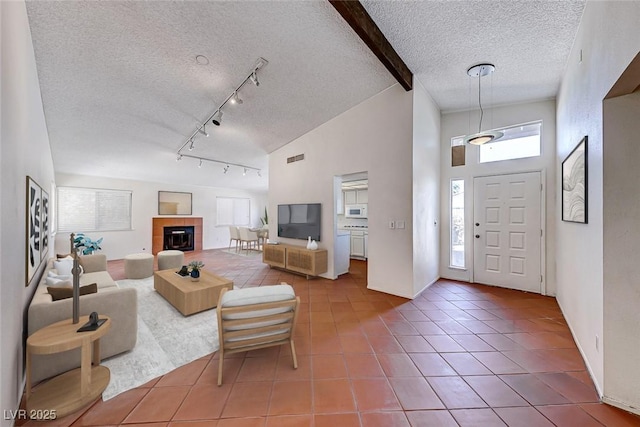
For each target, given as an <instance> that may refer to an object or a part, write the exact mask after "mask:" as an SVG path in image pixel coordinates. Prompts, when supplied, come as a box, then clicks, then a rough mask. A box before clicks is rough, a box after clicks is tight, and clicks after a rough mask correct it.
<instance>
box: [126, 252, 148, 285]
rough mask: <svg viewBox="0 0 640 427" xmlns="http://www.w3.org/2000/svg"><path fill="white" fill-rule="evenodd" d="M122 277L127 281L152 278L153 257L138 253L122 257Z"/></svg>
mask: <svg viewBox="0 0 640 427" xmlns="http://www.w3.org/2000/svg"><path fill="white" fill-rule="evenodd" d="M124 275H125V276H126V277H127V279H144V278H146V277H151V276H153V255H151V254H145V253H139V254H131V255H127V256H126V257H124Z"/></svg>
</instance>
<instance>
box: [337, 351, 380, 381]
mask: <svg viewBox="0 0 640 427" xmlns="http://www.w3.org/2000/svg"><path fill="white" fill-rule="evenodd" d="M344 360H345V362H346V364H347V371H348V373H349V377H351V378H371V377H383V376H384V371H383V370H382V367H381V366H380V363H379V362H378V358H377V357H376V356H375V355H373V354H345V355H344Z"/></svg>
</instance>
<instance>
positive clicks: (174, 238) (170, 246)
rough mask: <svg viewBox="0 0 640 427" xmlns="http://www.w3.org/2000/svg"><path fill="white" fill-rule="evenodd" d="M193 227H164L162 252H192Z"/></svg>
mask: <svg viewBox="0 0 640 427" xmlns="http://www.w3.org/2000/svg"><path fill="white" fill-rule="evenodd" d="M194 231H195V230H194V227H193V226H181V227H164V239H163V243H162V248H163V250H179V251H185V252H186V251H192V250H193V249H194V234H195V233H194Z"/></svg>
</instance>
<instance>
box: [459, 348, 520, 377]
mask: <svg viewBox="0 0 640 427" xmlns="http://www.w3.org/2000/svg"><path fill="white" fill-rule="evenodd" d="M471 354H472V355H473V357H475V358H476V359H478V360H479V361H480V362H481V363H482V364H483V365H484V366H486V367H487V368H489V370H491V372H493V373H494V374H496V375H500V374H524V373H526V372H527V370H526V369H524V368H522V367H521V366H520V365H518V364H517V363H516V362H514V361H513V360H511V359H509V358H508V357H507V356H505V355H504V354H502V353H500V352H497V351H486V352H473V353H471Z"/></svg>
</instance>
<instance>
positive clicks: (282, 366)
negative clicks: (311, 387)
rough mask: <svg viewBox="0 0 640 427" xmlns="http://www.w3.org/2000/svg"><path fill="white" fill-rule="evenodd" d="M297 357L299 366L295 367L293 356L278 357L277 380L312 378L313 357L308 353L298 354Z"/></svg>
mask: <svg viewBox="0 0 640 427" xmlns="http://www.w3.org/2000/svg"><path fill="white" fill-rule="evenodd" d="M296 353H297V352H296ZM296 359H297V360H298V368H297V369H294V367H293V358H292V357H291V356H284V357H280V358H278V362H277V364H276V377H275V378H276V381H287V380H308V379H311V357H310V356H307V355H297V358H296Z"/></svg>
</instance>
